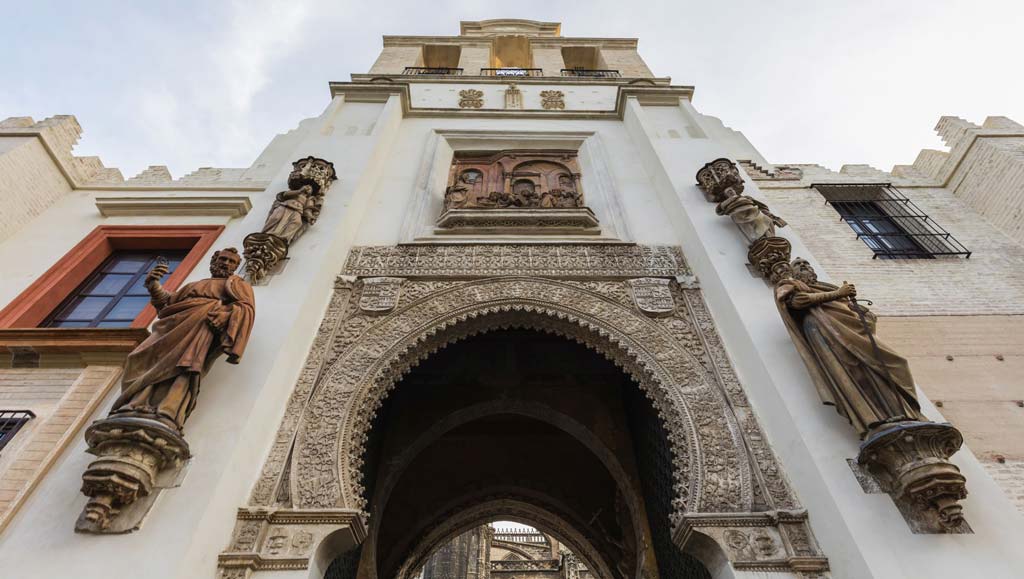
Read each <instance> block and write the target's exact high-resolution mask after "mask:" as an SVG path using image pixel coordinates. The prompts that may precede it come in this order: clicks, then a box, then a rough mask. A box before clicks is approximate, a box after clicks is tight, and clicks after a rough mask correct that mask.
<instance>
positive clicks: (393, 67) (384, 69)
mask: <svg viewBox="0 0 1024 579" xmlns="http://www.w3.org/2000/svg"><path fill="white" fill-rule="evenodd" d="M407 66H423V48H422V47H420V46H385V47H384V50H382V51H381V53H380V56H378V57H377V61H376V62H374V63H373V66H372V67H370V74H402V72H404V71H405V67H407Z"/></svg>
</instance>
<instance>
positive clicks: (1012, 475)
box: [879, 316, 1024, 511]
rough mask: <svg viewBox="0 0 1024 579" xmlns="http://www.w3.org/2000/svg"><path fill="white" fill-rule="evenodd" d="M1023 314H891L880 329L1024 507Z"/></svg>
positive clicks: (1013, 498)
mask: <svg viewBox="0 0 1024 579" xmlns="http://www.w3.org/2000/svg"><path fill="white" fill-rule="evenodd" d="M1021 324H1024V316H926V317H886V318H882V319H881V321H880V322H879V336H880V337H881V338H882V339H883V340H884V341H885V342H887V343H889V344H892V345H893V346H895V347H896V348H897V349H898V350H899V351H900V353H901V354H903V355H904V356H906V357H907V359H908V360H909V361H910V366H911V370H913V372H914V379H915V380H916V381H917V384H918V386H919V387H920V388H921V389H922V390H924V391H925V393H926V394H927V395H928V397H929V398H930V399H931V400H932V401H933V402H934V403H935V404H936V406H939V411H941V412H942V414H943V416H944V417H945V418H946V419H947V420H949V421H950V422H952V423H953V424H954V425H956V427H957V428H959V429H960V430H961V431H962V432H963V433H964V438H965V440H966V442H967V445H968V446H969V447H970V448H971V450H972V451H973V452H974V454H975V455H976V456H977V457H978V459H979V460H980V461H981V462H982V464H983V465H984V466H985V468H986V469H987V470H988V472H989V474H991V475H992V477H993V478H995V479H996V481H997V482H998V483H999V484H1000V486H1002V488H1003V490H1004V492H1006V494H1007V495H1008V496H1009V498H1010V499H1011V500H1012V501H1014V503H1015V504H1016V505H1017V506H1018V508H1020V509H1021V510H1022V511H1024V406H1022V402H1021V399H1022V398H1024V332H1022V331H1021Z"/></svg>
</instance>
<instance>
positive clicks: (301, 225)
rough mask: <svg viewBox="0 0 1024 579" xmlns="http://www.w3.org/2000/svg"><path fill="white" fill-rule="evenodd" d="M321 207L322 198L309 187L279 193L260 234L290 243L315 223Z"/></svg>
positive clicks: (304, 186)
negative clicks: (267, 234) (266, 234)
mask: <svg viewBox="0 0 1024 579" xmlns="http://www.w3.org/2000/svg"><path fill="white" fill-rule="evenodd" d="M322 206H323V197H322V196H320V195H316V194H315V193H314V192H313V187H312V186H311V185H303V186H301V187H299V188H298V189H294V190H292V189H289V190H288V191H281V192H280V193H278V194H277V197H275V199H274V205H273V206H272V207H271V208H270V213H269V214H268V215H267V221H266V223H264V224H263V231H262V232H263V233H269V234H270V235H276V236H278V237H280V238H281V239H283V240H285V241H286V242H287V243H291V242H292V241H293V240H295V238H296V237H298V236H299V234H300V233H302V231H303V230H304V229H305V228H306V227H308V226H310V225H313V224H314V223H316V219H317V217H319V215H320V208H321V207H322Z"/></svg>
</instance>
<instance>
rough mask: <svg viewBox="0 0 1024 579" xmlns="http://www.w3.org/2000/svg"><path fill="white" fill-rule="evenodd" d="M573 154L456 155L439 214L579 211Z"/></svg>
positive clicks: (509, 153)
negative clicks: (497, 210)
mask: <svg viewBox="0 0 1024 579" xmlns="http://www.w3.org/2000/svg"><path fill="white" fill-rule="evenodd" d="M577 154H578V153H577V152H576V151H561V150H558V151H498V152H495V153H476V152H473V153H458V154H456V156H455V158H454V159H453V161H452V166H451V170H450V174H449V179H448V182H449V185H448V187H447V188H446V189H445V194H444V210H445V211H449V210H453V209H509V208H524V209H580V208H583V207H584V203H583V193H582V191H581V188H580V172H579V167H578V162H577V159H576V157H577Z"/></svg>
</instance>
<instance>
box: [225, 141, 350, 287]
mask: <svg viewBox="0 0 1024 579" xmlns="http://www.w3.org/2000/svg"><path fill="white" fill-rule="evenodd" d="M337 179H338V177H337V175H336V173H335V171H334V164H333V163H331V162H329V161H325V160H323V159H318V158H316V157H306V158H305V159H299V160H298V161H295V162H294V163H292V172H291V174H289V175H288V191H282V192H280V193H278V194H277V196H276V198H275V201H274V204H273V206H271V209H270V211H269V213H268V214H267V220H266V223H265V224H264V225H263V229H262V230H261V231H258V232H254V233H250V234H249V235H247V236H245V239H244V240H243V241H242V246H243V248H244V251H243V254H244V255H245V273H246V276H247V277H248V278H249V281H250V282H251V283H253V285H262V284H265V283H266V280H267V277H268V276H269V275H271V274H273V273H276V272H277V271H279V270H280V268H281V266H282V265H283V264H284V262H285V260H286V259H287V258H288V250H289V249H290V248H291V245H292V244H293V243H295V241H296V240H298V238H299V237H301V236H302V234H303V233H305V232H306V230H307V229H309V228H310V227H312V226H313V224H314V223H316V220H317V218H318V217H319V215H320V208H321V206H322V205H323V200H324V196H325V195H326V193H327V189H328V188H329V187H330V186H331V183H332V182H334V181H336V180H337Z"/></svg>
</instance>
